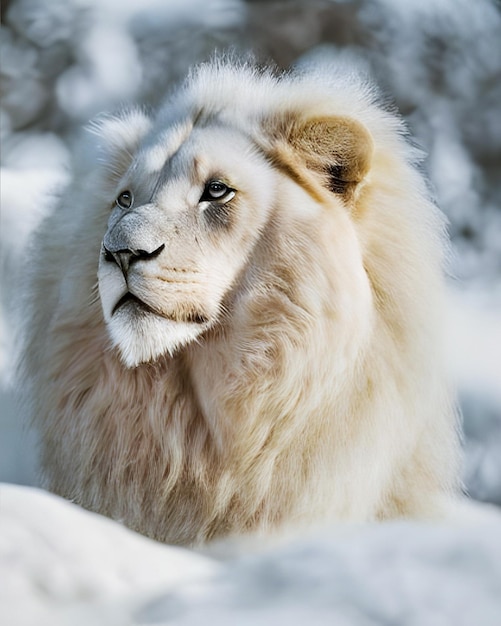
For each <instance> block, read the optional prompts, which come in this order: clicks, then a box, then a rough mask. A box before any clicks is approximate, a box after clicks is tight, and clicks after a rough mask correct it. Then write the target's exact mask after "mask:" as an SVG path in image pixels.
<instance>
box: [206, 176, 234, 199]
mask: <svg viewBox="0 0 501 626" xmlns="http://www.w3.org/2000/svg"><path fill="white" fill-rule="evenodd" d="M234 195H235V190H234V189H231V187H228V185H225V184H224V183H222V182H221V181H220V180H211V181H209V182H208V183H207V184H206V185H205V189H204V192H203V194H202V197H201V198H200V201H201V202H206V201H209V202H210V201H211V200H220V201H221V200H226V201H228V200H231V198H233V196H234Z"/></svg>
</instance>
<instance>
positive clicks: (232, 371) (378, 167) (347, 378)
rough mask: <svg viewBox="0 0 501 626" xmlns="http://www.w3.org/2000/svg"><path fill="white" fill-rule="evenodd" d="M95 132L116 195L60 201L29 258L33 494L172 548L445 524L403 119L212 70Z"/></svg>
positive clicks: (433, 362)
mask: <svg viewBox="0 0 501 626" xmlns="http://www.w3.org/2000/svg"><path fill="white" fill-rule="evenodd" d="M105 134H106V136H107V144H108V145H109V146H111V155H110V159H111V161H112V162H113V163H114V165H113V168H114V170H115V179H114V181H115V182H114V183H113V182H110V179H109V174H108V173H107V172H104V173H102V172H101V171H97V172H91V173H90V174H89V178H88V179H78V180H76V181H75V183H74V185H73V186H72V187H71V188H70V189H69V190H68V193H67V195H66V197H65V198H64V199H63V201H62V202H61V204H60V206H59V207H58V208H57V209H56V211H55V212H54V213H53V214H52V215H51V216H50V217H49V218H48V219H47V220H46V221H45V223H44V224H43V225H42V227H41V229H40V231H39V232H38V233H37V234H36V237H35V239H34V247H33V250H34V255H35V256H34V262H33V263H32V264H31V267H32V277H31V299H32V306H31V308H30V310H29V311H28V312H27V314H26V318H27V320H26V328H25V330H26V345H25V350H24V380H25V384H26V386H27V387H26V388H29V389H30V397H31V403H32V412H33V420H34V422H35V423H36V425H37V427H38V428H39V430H40V433H41V437H42V462H43V467H44V475H45V479H46V484H47V486H48V487H49V488H50V489H52V490H54V491H55V492H57V493H59V494H62V495H64V496H66V497H68V498H70V499H72V500H74V501H76V502H78V503H80V504H81V505H83V506H85V507H88V508H89V509H93V510H96V511H99V512H101V513H103V514H106V515H109V516H111V517H114V518H116V519H120V520H122V521H123V522H124V523H125V524H127V525H128V526H130V527H131V528H134V529H137V530H139V531H140V532H143V533H145V534H146V535H149V536H151V537H154V538H157V539H160V540H163V541H169V542H173V543H179V544H190V545H193V544H201V543H204V542H207V541H209V540H211V539H214V538H218V537H224V536H227V535H232V534H242V533H249V532H254V533H262V534H268V535H269V534H273V533H277V532H280V531H281V530H283V529H284V528H288V527H300V528H302V527H307V526H309V525H312V524H319V523H322V522H327V521H332V520H344V521H354V520H355V521H364V520H378V519H388V518H392V517H398V516H405V517H422V518H423V517H424V518H431V517H434V516H437V515H440V514H441V513H442V511H443V508H444V506H446V503H447V501H448V499H449V498H450V497H451V496H452V495H453V494H454V493H455V489H456V487H457V462H456V458H457V435H456V430H455V428H456V421H455V414H454V410H453V406H452V405H453V403H452V401H451V397H450V393H449V389H448V386H447V381H446V376H445V373H444V366H443V361H442V355H441V333H442V326H441V306H442V292H443V277H442V260H443V246H444V241H443V220H442V218H441V215H440V213H439V212H438V211H437V209H436V207H435V206H434V205H433V203H432V202H430V200H429V199H428V196H427V190H426V185H425V183H424V181H423V180H422V177H421V175H420V174H419V173H418V171H417V169H416V168H415V165H414V157H415V155H414V153H413V152H412V150H411V149H410V147H409V146H408V145H407V143H406V141H405V139H404V137H403V130H402V123H401V122H400V120H399V119H398V118H396V117H395V116H394V115H392V114H390V113H388V112H386V111H384V110H382V109H381V108H379V107H378V106H377V103H375V101H374V96H373V94H372V91H371V89H370V88H368V87H367V86H366V85H365V84H364V83H358V82H357V81H356V80H355V81H354V80H352V79H350V78H346V77H344V76H342V75H336V73H335V72H332V71H331V70H329V71H327V70H326V69H322V70H321V71H319V72H316V73H315V72H308V74H301V73H292V74H288V75H285V76H279V77H275V76H273V75H272V74H271V73H269V72H257V71H255V70H254V69H253V68H251V67H246V66H243V67H242V66H234V65H232V64H231V63H227V64H225V63H212V64H208V65H206V66H202V67H200V68H198V69H197V70H196V71H194V72H193V74H192V75H191V77H190V78H189V79H188V81H187V82H186V84H185V85H184V87H182V88H181V89H180V90H178V91H177V92H176V93H175V94H174V95H173V96H172V97H171V98H170V99H169V100H168V101H167V103H166V105H165V107H164V109H162V110H161V111H160V112H159V113H158V114H157V115H156V116H155V117H153V118H152V121H151V122H150V121H149V120H147V119H145V118H144V117H142V116H141V115H138V114H135V113H133V114H131V116H129V117H122V118H120V119H119V120H118V121H115V122H112V123H111V125H107V128H106V129H105ZM115 135H116V137H115ZM110 142H111V143H110ZM124 190H127V191H128V195H127V202H125V203H124V202H122V201H120V197H121V196H120V194H121V192H123V191H124ZM115 199H117V201H115ZM96 275H97V277H98V278H97V280H98V283H99V294H98V289H97V285H96ZM187 311H189V312H190V315H189V316H187V315H186V312H187Z"/></svg>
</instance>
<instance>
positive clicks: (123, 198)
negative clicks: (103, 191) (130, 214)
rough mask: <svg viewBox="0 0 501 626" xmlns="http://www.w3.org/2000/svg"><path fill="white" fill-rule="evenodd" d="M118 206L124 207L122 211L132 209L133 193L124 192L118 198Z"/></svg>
mask: <svg viewBox="0 0 501 626" xmlns="http://www.w3.org/2000/svg"><path fill="white" fill-rule="evenodd" d="M117 204H118V206H120V207H122V209H130V207H131V206H132V192H130V191H122V193H121V194H120V195H119V196H118V198H117Z"/></svg>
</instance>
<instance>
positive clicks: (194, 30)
mask: <svg viewBox="0 0 501 626" xmlns="http://www.w3.org/2000/svg"><path fill="white" fill-rule="evenodd" d="M1 20H2V24H1V42H0V45H1V52H0V54H1V56H0V61H1V67H0V89H1V111H0V112H1V127H0V132H1V214H0V217H1V230H0V243H1V253H0V254H1V256H0V279H1V294H0V295H1V298H0V305H1V311H0V376H1V381H2V388H1V391H0V410H1V416H0V480H2V481H6V482H13V483H19V484H27V485H36V483H37V472H36V467H37V460H36V445H35V436H34V434H33V433H31V432H29V431H28V430H27V429H26V424H25V423H24V421H23V416H22V415H21V414H20V413H19V411H17V410H16V408H15V406H16V402H15V396H16V393H17V392H18V391H19V390H17V389H16V387H15V380H13V374H12V367H11V363H12V355H13V351H14V347H13V336H14V330H15V325H16V319H15V315H14V314H13V310H12V306H11V305H12V302H13V300H14V299H15V296H16V293H17V285H18V283H19V281H20V279H21V272H20V269H19V268H20V266H21V264H22V259H23V250H24V248H25V245H26V241H27V237H28V236H29V233H30V232H31V230H32V229H33V227H34V226H35V225H36V224H37V223H38V221H39V220H40V219H41V218H42V217H43V216H44V215H45V214H46V213H47V212H48V211H49V210H50V207H51V202H52V200H53V198H54V196H55V193H56V192H57V189H58V188H59V187H61V186H62V185H64V184H65V182H66V181H67V179H68V175H69V170H70V165H71V151H72V150H73V148H74V146H75V143H76V142H77V138H78V135H79V133H80V129H81V127H82V125H85V124H86V123H87V122H88V120H89V119H91V118H92V117H93V116H94V115H96V114H98V113H100V112H102V111H109V110H114V109H116V108H117V107H120V106H121V105H123V104H128V103H141V104H146V105H155V104H156V103H158V101H159V100H160V99H161V98H162V96H163V94H164V93H165V90H166V89H168V88H169V87H170V86H171V85H173V84H174V83H176V81H178V80H180V79H181V78H182V77H183V76H184V75H185V74H186V72H187V70H188V69H189V67H190V66H191V65H192V64H193V63H195V62H198V61H202V60H204V59H207V58H208V57H210V56H211V55H212V54H213V52H214V51H215V50H219V51H223V50H226V49H228V48H231V49H233V50H237V51H240V52H242V53H246V52H248V51H251V52H252V53H253V54H254V55H255V56H256V57H257V59H259V60H260V61H263V62H266V61H267V60H272V61H273V62H275V63H276V64H277V65H279V66H280V67H284V68H287V67H289V66H290V65H291V64H294V63H301V62H303V61H304V60H306V59H308V60H311V59H313V58H315V57H344V58H346V59H348V60H351V61H352V62H354V63H357V64H359V65H361V66H362V67H364V68H365V69H366V70H367V71H368V72H369V73H370V74H372V75H373V76H374V77H375V79H376V80H377V82H378V83H379V84H380V85H381V87H382V89H383V91H384V92H385V93H386V94H388V97H389V98H390V99H391V100H393V101H394V102H395V103H396V105H397V106H398V108H399V110H400V111H401V112H402V114H403V115H404V117H405V118H406V120H407V123H408V125H409V127H410V130H411V132H412V134H413V135H414V137H415V139H416V141H417V143H418V144H419V145H420V146H422V147H423V149H424V150H425V151H426V153H427V154H428V159H427V160H426V162H425V164H424V167H425V168H426V170H427V172H428V174H429V177H430V180H431V183H432V185H433V187H434V190H435V193H436V196H437V199H438V203H439V205H440V206H441V208H442V209H443V211H444V212H445V213H446V215H447V216H448V218H449V221H450V234H451V238H452V243H453V258H452V260H451V267H450V272H451V277H450V280H449V287H450V298H449V311H448V329H447V331H448V336H447V342H448V346H449V355H450V364H451V374H452V376H453V377H454V378H455V380H456V381H457V385H458V392H459V398H460V402H461V407H462V411H463V415H464V432H465V441H464V448H465V460H464V472H463V473H464V481H465V484H466V487H467V489H468V491H469V493H470V494H471V495H472V496H473V497H474V498H476V499H478V500H483V501H486V502H491V503H494V504H497V505H501V5H500V3H499V1H496V0H475V1H474V2H471V0H439V1H438V0H412V1H405V2H404V1H402V0H275V1H272V0H270V1H268V0H4V1H3V3H2V15H1ZM23 493H24V492H23ZM27 493H29V492H27ZM0 504H1V500H0ZM0 510H1V509H0ZM498 530H499V529H498ZM371 532H377V531H371ZM384 532H385V531H384V530H383V531H381V533H382V535H381V536H384ZM402 533H403V535H402ZM406 533H407V534H406ZM401 535H402V536H404V543H405V542H407V539H408V538H412V537H414V539H415V540H416V541H417V543H418V544H419V542H420V541H424V539H423V538H422V537H421V539H420V535H419V532H413V531H410V530H408V529H406V530H405V531H402V532H401ZM499 535H501V532H500V533H499ZM372 541H373V539H371V538H370V539H369V540H367V541H366V542H365V543H364V542H363V541H362V545H366V547H367V548H368V551H369V552H370V549H369V548H370V546H372V545H373V544H372V543H371V542H372ZM433 541H435V539H433ZM433 541H432V544H433ZM437 541H438V540H437ZM475 541H476V539H475ZM475 541H473V544H475ZM354 543H356V541H354ZM470 543H471V542H470ZM492 543H493V542H492V541H487V543H485V545H483V546H482V545H480V544H479V545H478V546H477V547H476V548H475V547H472V548H471V550H472V554H473V553H475V552H476V553H477V556H478V559H480V561H479V563H480V562H481V558H483V557H485V558H486V559H487V560H489V558H492V554H491V555H490V556H489V557H488V556H487V555H488V552H489V550H490V549H491V548H492ZM383 544H384V540H383ZM473 544H472V545H473ZM488 544H489V545H490V546H491V548H488V547H487V545H488ZM468 545H469V544H468V541H467V540H465V542H464V546H466V547H464V546H463V552H461V553H458V554H459V556H458V555H456V556H457V559H456V560H457V561H458V562H462V563H470V564H471V561H470V560H468V559H469V556H468V555H469V554H470V553H469V552H468V549H469V548H468ZM475 545H476V544H475ZM497 546H498V552H497V555H498V560H499V539H498V544H497ZM338 548H339V546H338ZM338 548H332V552H333V554H334V553H335V552H336V550H338ZM339 549H340V548H339ZM492 550H493V549H492ZM338 551H339V550H338ZM343 554H344V555H345V556H343V557H342V558H341V561H343V559H344V561H347V560H348V561H349V559H348V556H349V552H343ZM406 554H407V553H406ZM493 554H496V552H495V550H493ZM346 555H348V556H346ZM461 555H462V556H461ZM482 555H483V557H482ZM338 556H339V555H338ZM463 557H464V558H463ZM291 558H292V557H291ZM294 558H296V557H294ZM294 558H292V561H293V562H294V563H297V562H298V561H297V559H296V561H294ZM378 558H379V557H378ZM381 558H382V557H381ZM461 558H463V561H461ZM409 559H410V560H408V563H409V564H410V565H409V567H410V570H409V571H415V570H412V558H411V557H409ZM390 560H391V559H390ZM344 561H343V562H344ZM376 561H377V558H376ZM358 562H359V561H356V563H358ZM489 562H490V561H489ZM477 566H478V567H479V565H478V563H477V564H476V565H475V564H474V566H472V567H473V569H472V570H471V572H473V573H474V572H476V571H477V570H476V569H475V568H476V567H477ZM249 567H250V566H249ZM263 567H264V566H263ZM277 567H278V565H277ZM489 567H490V566H489ZM244 569H245V568H244ZM355 569H356V567H355ZM249 571H250V570H249V569H248V571H247V573H244V574H242V576H243V578H242V580H243V579H245V577H246V576H247V578H249V576H250V577H251V578H252V576H254V578H256V576H255V574H252V575H251V574H249ZM340 571H341V570H340ZM343 571H344V570H343ZM444 571H447V568H445V570H444ZM396 572H397V570H395V569H394V570H392V575H393V576H394V577H396V576H397V573H396ZM338 574H339V572H338ZM227 576H229V574H227ZM277 576H278V574H277ZM354 576H355V578H356V577H357V576H362V574H360V572H358V573H356V572H355V574H354ZM416 576H417V574H416ZM472 576H473V574H472ZM278 577H279V578H280V576H278ZM338 578H339V576H338ZM390 578H391V576H390ZM500 578H501V576H500ZM225 580H226V581H227V582H226V583H225V584H228V580H229V578H227V579H225ZM298 580H299V579H298ZM298 580H296V583H297V584H299V582H298ZM329 580H331V582H332V584H334V582H333V581H334V578H329ZM335 580H336V581H337V582H336V584H337V583H338V582H339V580H338V579H337V578H336V579H335ZM361 580H362V581H363V580H365V579H364V578H363V576H362V578H361ZM275 582H276V581H275ZM282 582H283V581H282ZM310 582H311V581H310ZM221 584H223V583H221ZM277 584H278V583H277ZM284 584H285V583H284ZM320 587H322V585H320ZM290 588H291V587H289V589H290ZM452 589H453V590H455V591H454V592H455V593H462V592H461V590H460V589H459V588H456V587H453V588H452ZM498 590H499V589H498ZM219 591H221V589H220V588H219ZM221 593H222V592H221ZM231 593H233V595H235V594H236V593H237V592H236V591H235V590H233V591H232V592H231ZM231 593H230V595H231ZM262 593H264V588H263V589H261V590H260V591H259V590H256V592H255V599H256V601H258V600H259V601H261V600H263V598H262V597H261V596H262ZM371 593H374V594H376V596H377V593H378V592H377V590H375V589H374V590H372V592H371ZM260 594H261V595H260ZM237 595H238V594H237ZM228 597H229V596H228ZM498 597H499V596H498ZM354 601H355V600H354ZM388 601H389V602H390V605H389V606H390V609H391V601H390V600H389V599H388ZM472 601H473V599H472ZM176 602H178V603H179V602H180V600H179V597H177V599H176ZM249 602H251V601H249ZM364 602H366V603H367V602H369V600H368V599H367V598H365V600H364ZM164 604H165V602H164ZM174 604H175V603H174ZM369 604H370V602H369ZM171 605H172V603H171ZM376 605H377V602H376ZM162 606H163V605H162ZM165 606H167V605H165ZM172 606H173V605H172ZM172 606H170V609H169V610H171V611H172V610H173V609H172ZM157 608H158V607H157ZM407 608H408V610H409V611H411V612H412V610H413V609H412V603H411V604H410V605H409V606H408V607H407ZM497 608H498V609H499V604H498V605H497ZM390 609H389V613H388V614H387V617H388V619H390V616H393V617H392V619H393V618H395V619H396V620H397V621H396V622H394V623H399V624H400V623H409V624H410V623H416V624H417V623H433V624H441V623H444V624H445V623H455V624H460V623H464V624H467V623H474V622H473V621H461V619H460V617H461V615H463V617H465V615H466V613H464V612H462V611H461V610H460V611H458V619H453V620H452V621H444V622H441V621H429V620H428V621H425V622H420V621H415V622H414V621H412V620H409V621H402V620H399V619H398V615H397V613H398V612H397V613H394V614H392V612H391V610H390ZM158 610H159V611H160V609H158ZM160 612H161V611H160ZM167 612H168V611H167ZM153 613H154V611H153ZM174 613H175V611H174ZM383 613H384V612H383ZM383 613H381V615H383ZM228 615H229V614H228ZM284 615H285V614H284ZM343 615H344V614H343ZM346 615H347V616H348V617H346V616H345V617H341V616H340V615H339V616H338V617H339V620H340V621H338V622H336V623H339V624H345V623H346V624H348V623H349V624H365V623H367V624H373V623H389V622H388V621H384V620H383V619H382V618H381V620H382V621H377V620H378V618H377V615H375V616H373V620H372V621H371V619H372V618H371V617H370V611H369V612H368V613H367V616H366V621H363V620H362V618H360V620H359V621H356V620H355V618H353V620H350V613H349V612H348V613H346ZM357 615H358V614H357ZM360 615H361V614H360ZM360 615H359V617H360ZM364 615H365V614H364ZM384 615H386V613H384ZM486 615H487V614H486ZM489 615H490V614H489ZM219 617H220V621H219V623H220V624H223V623H228V624H230V623H232V624H233V623H237V622H235V619H236V618H235V616H233V617H231V615H229V616H227V617H226V620H227V621H224V620H223V617H222V615H220V616H219ZM484 617H485V616H484ZM150 618H151V619H150ZM150 618H148V619H146V618H144V620H145V621H144V623H153V621H154V618H153V617H151V616H150ZM289 618H290V616H289ZM61 619H62V620H63V618H61ZM110 619H111V618H110ZM141 619H143V618H141ZM169 619H170V618H169ZM239 619H241V616H240V618H239ZM280 619H282V618H280ZM283 619H284V620H285V617H283ZM364 619H365V618H364ZM148 620H149V621H148ZM193 620H194V621H189V622H188V621H181V619H179V620H178V621H176V620H175V619H174V618H172V622H173V623H183V624H185V623H186V624H188V623H190V624H191V623H193V624H195V623H201V622H199V621H196V618H193ZM319 620H320V618H319ZM343 620H347V621H343ZM165 621H167V620H165ZM310 621H311V620H310ZM38 623H42V622H38ZM54 623H56V622H55V621H54ZM57 623H59V622H57ZM61 623H64V624H66V623H72V624H73V623H77V622H76V621H68V622H65V621H61ZM82 623H84V622H82ZM87 623H93V624H97V623H99V622H98V621H95V620H94V621H93V620H91V621H89V622H87ZM103 623H106V624H108V623H115V622H113V621H103ZM116 623H123V624H125V623H129V622H128V621H125V620H124V621H122V622H120V621H117V622H116ZM130 623H136V622H130ZM137 623H143V622H139V621H138V622H137ZM238 623H239V624H242V623H249V624H251V623H265V622H262V621H260V622H252V620H251V621H249V622H243V621H238ZM266 623H268V622H266ZM270 623H271V622H270ZM274 623H277V622H274ZM283 623H286V622H285V621H284V622H283ZM288 623H292V622H291V620H290V619H289V621H288ZM297 623H304V621H303V622H301V621H297ZM313 623H325V622H324V621H321V620H320V621H318V622H313ZM477 623H480V622H477ZM482 623H491V622H488V621H484V622H482ZM492 623H494V622H492Z"/></svg>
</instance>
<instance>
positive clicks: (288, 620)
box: [0, 484, 501, 626]
mask: <svg viewBox="0 0 501 626" xmlns="http://www.w3.org/2000/svg"><path fill="white" fill-rule="evenodd" d="M0 498H1V510H2V515H1V517H0V529H1V532H0V576H1V577H2V580H3V583H2V587H1V588H0V600H1V602H0V606H1V607H2V608H1V614H0V618H1V620H2V623H4V624H16V626H28V625H33V624H37V626H45V625H49V624H50V625H51V626H80V625H82V626H83V625H88V624H92V625H93V626H96V625H100V624H103V625H104V624H106V626H114V625H117V626H119V625H120V626H127V625H133V624H138V625H139V624H143V625H146V624H157V625H159V624H176V625H177V626H195V625H202V624H218V626H230V625H231V626H234V625H235V624H238V625H239V626H255V625H256V624H260V625H268V624H269V625H270V626H271V625H273V626H280V625H282V624H283V625H284V626H285V625H287V626H295V625H297V626H299V625H301V626H302V625H303V624H305V623H308V624H309V625H310V626H313V625H315V624H336V626H344V625H346V626H348V625H350V626H354V625H355V626H366V625H367V626H369V625H374V624H406V625H410V626H413V625H416V626H417V625H418V624H419V625H423V624H433V625H434V626H441V625H444V626H446V625H448V624H454V625H455V626H462V625H464V626H467V625H468V626H470V625H471V624H482V626H491V625H492V626H494V625H496V626H497V624H498V623H499V615H500V614H501V515H500V514H499V513H498V512H496V510H495V509H493V510H492V512H491V511H490V510H489V509H487V512H484V510H483V509H482V508H479V505H476V506H475V507H473V508H472V510H473V513H474V515H473V517H472V516H471V515H470V514H469V512H468V509H469V508H470V507H472V506H473V505H468V506H467V507H466V510H467V512H468V515H467V516H466V518H465V517H464V516H463V521H462V522H461V520H459V522H460V523H458V522H453V521H450V522H448V523H442V524H424V523H415V522H404V521H401V522H392V523H384V524H374V525H361V526H358V527H357V526H351V527H343V526H342V527H337V528H331V529H324V530H322V531H321V532H318V533H317V534H316V535H314V536H308V537H300V538H294V539H293V540H291V539H289V540H288V541H287V542H284V544H283V545H282V546H281V547H280V548H275V549H273V550H270V549H264V550H263V551H261V552H260V553H257V554H254V555H249V554H242V555H241V556H239V557H238V556H237V557H235V556H233V557H232V558H230V559H229V560H227V561H226V562H220V561H217V560H216V559H215V558H209V557H207V556H203V555H200V554H196V553H194V552H191V551H189V550H186V549H180V548H174V547H170V546H165V545H162V544H157V543H155V542H153V541H150V540H148V539H145V538H144V537H142V536H140V535H136V534H135V533H133V532H131V531H129V530H127V529H125V528H124V527H122V526H121V525H120V524H118V523H117V522H113V521H111V520H108V519H106V518H102V517H100V516H98V515H95V514H93V513H89V512H87V511H84V510H82V509H80V508H79V507H77V506H75V505H73V504H70V503H68V502H66V501H64V500H62V499H60V498H58V497H56V496H54V495H51V494H48V493H46V492H43V491H39V490H36V489H33V488H26V487H16V486H13V485H5V484H4V485H1V487H0ZM465 520H466V521H465ZM472 520H475V521H472ZM233 547H234V546H233ZM246 547H247V549H248V547H249V546H248V545H247V546H246Z"/></svg>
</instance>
